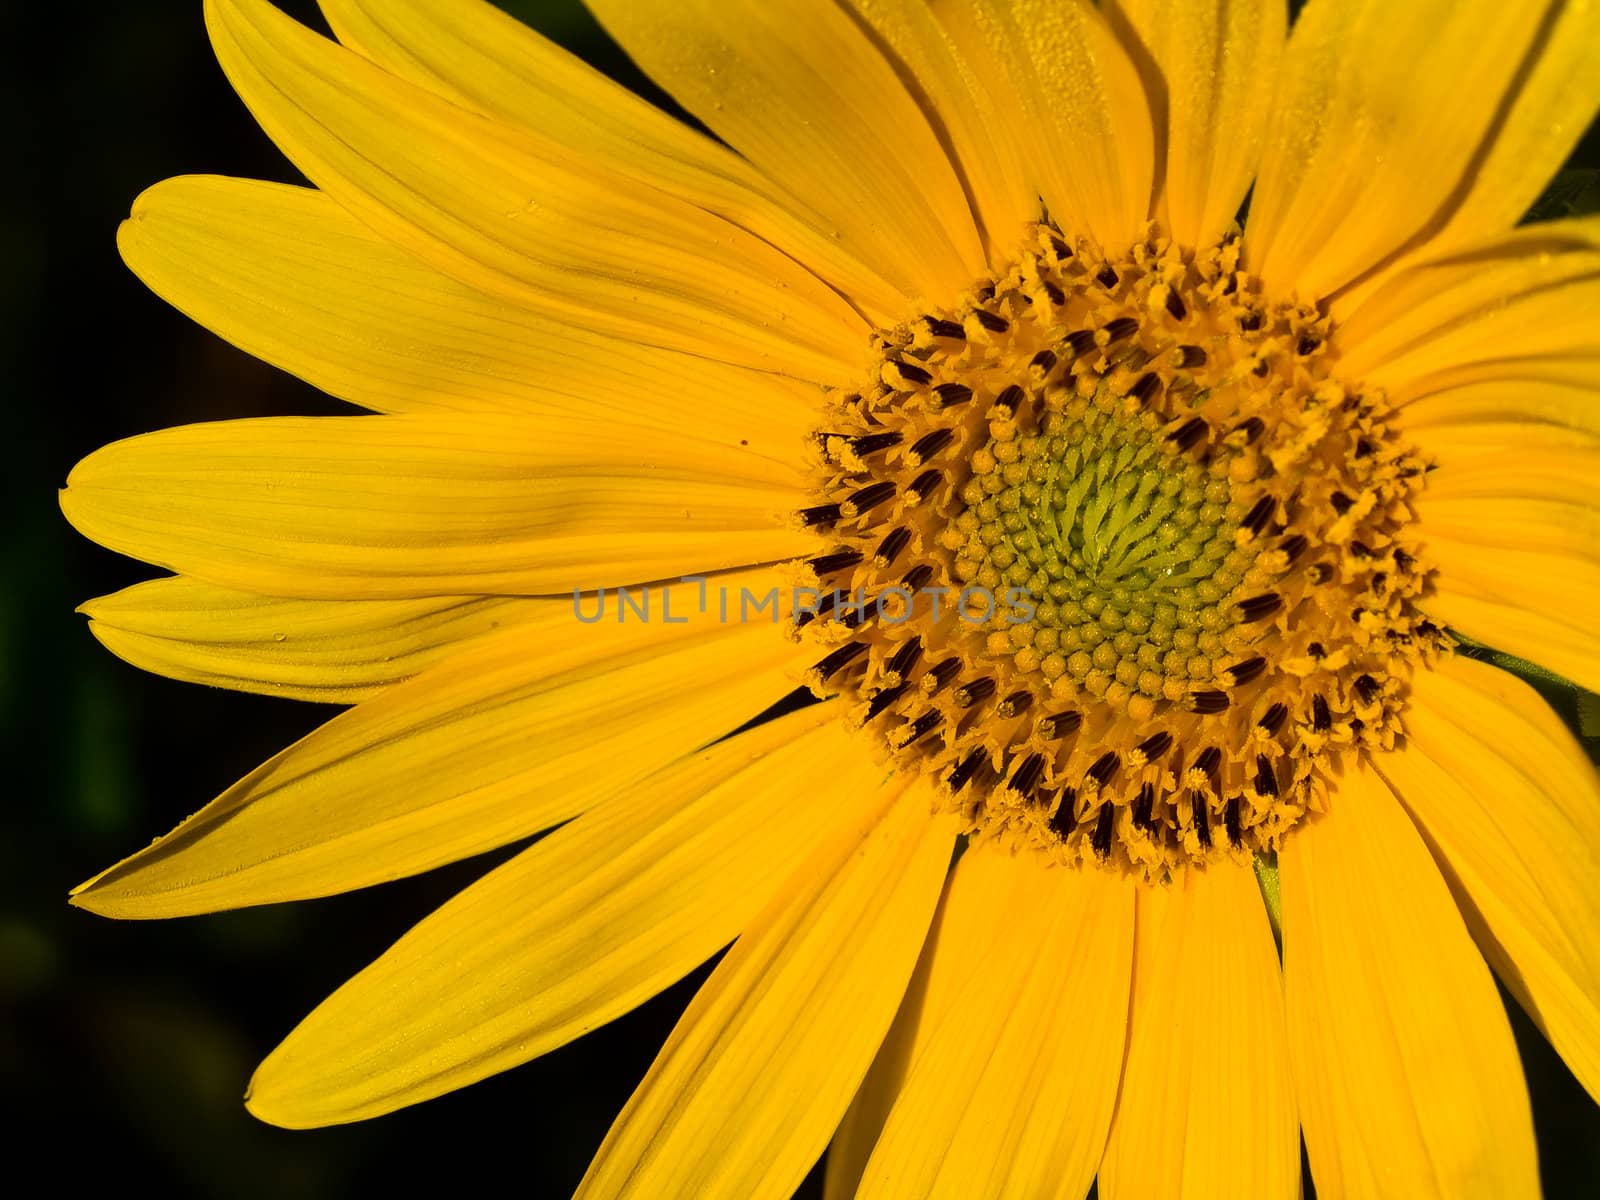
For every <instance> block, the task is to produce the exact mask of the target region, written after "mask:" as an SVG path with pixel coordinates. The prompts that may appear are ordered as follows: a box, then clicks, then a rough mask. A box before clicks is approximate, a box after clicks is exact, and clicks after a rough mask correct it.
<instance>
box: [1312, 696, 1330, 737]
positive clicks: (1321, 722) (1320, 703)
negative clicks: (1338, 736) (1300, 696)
mask: <svg viewBox="0 0 1600 1200" xmlns="http://www.w3.org/2000/svg"><path fill="white" fill-rule="evenodd" d="M1311 728H1312V729H1314V730H1316V731H1317V732H1318V733H1327V732H1328V730H1330V729H1332V728H1333V715H1332V714H1331V713H1329V712H1328V702H1327V701H1326V700H1324V699H1323V698H1322V697H1321V696H1313V697H1311Z"/></svg>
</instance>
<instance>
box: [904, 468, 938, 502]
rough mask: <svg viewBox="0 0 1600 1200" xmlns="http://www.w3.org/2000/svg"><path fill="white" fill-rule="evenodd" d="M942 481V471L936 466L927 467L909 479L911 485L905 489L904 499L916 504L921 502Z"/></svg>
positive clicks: (931, 493)
mask: <svg viewBox="0 0 1600 1200" xmlns="http://www.w3.org/2000/svg"><path fill="white" fill-rule="evenodd" d="M943 482H944V472H943V471H941V470H939V469H938V468H937V467H929V468H928V469H927V470H926V471H924V472H923V473H922V474H921V475H918V476H917V477H916V478H915V479H913V480H912V481H911V486H910V487H908V488H907V489H906V499H907V500H908V501H911V502H914V503H916V504H921V503H923V501H925V500H927V498H928V497H929V496H931V495H933V493H934V492H935V491H936V490H937V489H938V487H939V485H940V484H941V483H943Z"/></svg>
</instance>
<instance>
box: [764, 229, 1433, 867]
mask: <svg viewBox="0 0 1600 1200" xmlns="http://www.w3.org/2000/svg"><path fill="white" fill-rule="evenodd" d="M1235 258H1236V250H1235V247H1234V246H1232V245H1225V246H1222V247H1218V248H1216V249H1215V250H1213V251H1211V252H1210V253H1209V254H1206V255H1203V256H1200V257H1199V258H1198V259H1196V258H1190V257H1185V256H1183V255H1181V254H1179V253H1177V252H1176V251H1174V250H1172V249H1171V248H1170V247H1166V246H1163V245H1158V244H1142V245H1139V246H1135V247H1133V248H1132V249H1131V250H1130V251H1129V253H1128V254H1127V255H1126V256H1124V257H1123V258H1121V259H1119V260H1116V261H1106V260H1104V259H1102V258H1100V257H1098V256H1096V255H1095V254H1094V253H1093V251H1092V250H1091V249H1090V248H1089V247H1087V246H1079V247H1076V248H1073V247H1069V246H1068V245H1067V243H1066V241H1065V239H1064V238H1063V237H1062V236H1061V234H1060V233H1059V231H1056V230H1054V229H1052V228H1049V227H1044V226H1041V227H1040V228H1039V229H1038V231H1037V237H1036V239H1035V241H1034V242H1033V244H1031V245H1029V246H1028V247H1026V248H1025V249H1024V250H1023V252H1022V253H1021V254H1019V256H1018V259H1017V261H1016V262H1015V264H1014V265H1013V266H1011V267H1010V268H1008V269H1007V270H1004V271H1002V272H999V273H998V274H997V275H996V276H995V277H994V278H992V279H990V280H986V281H984V282H982V283H980V285H979V286H977V287H976V288H974V289H973V290H972V291H971V292H970V293H969V294H968V295H966V296H964V297H962V298H961V299H960V301H959V302H958V303H957V304H956V305H955V306H953V307H952V308H951V309H949V310H946V311H943V312H934V313H929V314H925V315H923V316H921V317H919V318H918V319H917V320H916V321H914V322H911V323H910V324H908V325H907V326H905V327H902V328H899V329H896V330H891V331H885V332H884V333H883V334H881V335H880V338H879V340H878V343H877V358H878V361H877V363H876V365H875V368H874V372H873V376H872V378H871V382H870V384H869V386H868V387H866V388H864V389H862V390H861V391H860V392H856V393H851V394H849V395H841V396H838V397H835V403H834V409H833V411H832V413H831V414H830V418H829V422H828V425H827V427H826V429H825V430H824V431H823V432H821V433H819V434H818V435H817V443H818V446H819V448H820V455H819V462H818V464H817V472H818V476H817V479H818V482H817V490H818V501H819V502H818V503H817V504H815V505H813V506H811V507H809V508H807V509H805V510H802V512H801V513H799V514H798V516H797V521H798V522H799V523H800V524H801V525H803V526H805V527H807V528H810V529H813V530H815V531H816V532H817V533H818V534H819V535H821V536H822V537H824V538H825V539H826V546H825V548H824V549H823V551H822V552H821V553H819V554H818V555H817V556H816V557H815V558H813V559H812V560H811V561H810V562H809V563H808V564H807V565H806V567H805V569H804V578H803V580H802V582H804V583H806V584H807V585H809V586H813V587H815V588H816V589H817V591H818V594H819V601H818V603H817V604H816V605H815V606H814V609H813V610H812V611H806V612H802V613H800V614H799V616H798V617H797V619H796V622H795V623H796V627H797V629H798V631H799V633H800V635H801V636H805V637H809V638H813V639H815V640H816V641H817V642H818V643H819V645H820V646H821V647H822V648H824V649H825V650H826V653H824V654H823V655H822V656H821V657H820V658H819V659H818V661H817V664H816V666H815V668H814V669H813V671H812V673H811V677H810V682H811V685H812V686H813V688H814V689H816V690H817V691H818V693H819V694H835V693H843V694H844V695H846V696H847V697H853V699H854V701H855V702H854V703H853V704H852V705H851V706H850V712H851V714H852V718H853V720H854V721H855V722H856V723H858V724H860V725H862V726H864V727H867V728H870V729H872V730H874V731H875V732H876V733H877V735H878V737H879V739H880V741H881V744H882V745H883V746H884V747H885V749H886V752H887V753H889V754H890V755H891V756H892V757H893V758H894V759H895V760H896V761H897V762H899V763H900V764H902V765H904V766H907V767H910V766H913V765H917V766H921V767H923V768H925V769H928V770H931V771H933V772H934V773H935V774H936V776H937V778H938V781H939V787H940V790H941V794H942V795H943V796H944V797H945V802H946V803H947V804H948V806H949V807H951V808H952V809H954V810H956V811H959V812H961V813H963V814H964V815H965V816H966V817H967V818H968V820H969V822H970V825H969V832H970V833H971V834H972V835H973V836H975V837H1000V838H1006V839H1009V840H1011V841H1013V842H1015V843H1020V844H1022V845H1025V846H1028V847H1031V848H1033V849H1036V850H1038V851H1040V852H1042V853H1045V854H1047V855H1049V856H1052V857H1054V858H1056V859H1058V860H1060V861H1081V860H1093V861H1097V862H1101V863H1107V864H1112V865H1117V866H1120V867H1122V868H1123V869H1128V870H1134V871H1137V872H1139V873H1141V874H1144V875H1146V876H1155V875H1160V874H1162V873H1165V872H1167V871H1169V870H1171V869H1172V868H1174V867H1175V866H1177V865H1179V864H1180V863H1182V862H1188V861H1204V860H1206V859H1208V858H1210V857H1213V856H1215V855H1218V854H1228V853H1231V854H1235V855H1238V856H1243V855H1246V854H1248V853H1251V852H1258V851H1265V850H1271V849H1274V848H1275V847H1276V845H1277V842H1278V839H1279V838H1280V837H1281V835H1282V833H1283V832H1284V830H1286V829H1287V828H1289V827H1290V826H1292V825H1293V823H1294V822H1295V821H1296V820H1298V819H1299V817H1300V816H1301V814H1303V813H1304V812H1305V811H1306V809H1307V808H1309V807H1314V806H1316V805H1317V804H1318V803H1319V800H1320V796H1321V793H1322V789H1323V783H1322V780H1323V776H1324V775H1325V774H1326V770H1327V768H1328V766H1329V765H1330V763H1331V762H1332V760H1333V759H1334V758H1336V757H1337V756H1338V755H1339V754H1342V753H1344V752H1346V751H1349V750H1352V749H1354V748H1357V747H1360V746H1362V745H1370V744H1381V743H1383V742H1385V741H1387V740H1388V739H1389V738H1391V737H1392V731H1393V726H1394V714H1395V712H1396V710H1397V707H1398V705H1399V703H1400V696H1401V693H1402V690H1403V684H1404V677H1405V670H1406V669H1407V663H1408V660H1409V659H1410V658H1412V657H1413V656H1415V655H1416V654H1418V653H1421V652H1423V651H1424V650H1426V649H1428V648H1429V647H1431V646H1432V645H1433V643H1434V642H1435V641H1436V640H1437V639H1438V638H1439V634H1438V631H1437V630H1435V629H1434V628H1433V627H1432V626H1431V625H1429V624H1428V623H1427V622H1426V621H1425V620H1423V619H1422V618H1421V616H1420V615H1419V614H1418V613H1417V612H1416V611H1415V608H1414V605H1413V603H1412V602H1413V600H1414V598H1415V597H1416V596H1417V595H1418V594H1419V592H1420V590H1421V588H1422V586H1423V584H1424V581H1425V572H1424V571H1423V570H1422V569H1421V568H1420V566H1419V564H1418V561H1417V558H1416V554H1415V550H1414V548H1410V547H1408V546H1407V545H1405V544H1403V543H1405V541H1406V539H1405V536H1404V531H1405V525H1406V522H1407V520H1408V519H1409V509H1408V506H1407V504H1406V498H1407V496H1408V494H1409V493H1410V492H1411V491H1412V490H1413V489H1414V488H1415V487H1416V486H1417V484H1418V482H1419V481H1420V479H1421V476H1422V468H1421V465H1420V463H1419V462H1418V461H1416V460H1415V458H1414V456H1412V455H1411V453H1410V452H1409V450H1408V449H1407V448H1406V447H1405V446H1404V445H1403V444H1401V443H1400V442H1399V441H1398V439H1397V438H1396V437H1395V435H1394V434H1393V432H1392V430H1391V429H1390V428H1389V425H1388V423H1387V419H1386V412H1385V409H1384V405H1383V401H1382V397H1381V396H1378V395H1375V394H1371V393H1362V392H1360V391H1354V390H1352V389H1351V388H1349V387H1348V385H1344V384H1341V383H1339V382H1336V381H1335V378H1334V376H1333V373H1332V370H1331V366H1332V362H1331V358H1330V353H1329V346H1328V344H1329V337H1330V330H1329V328H1328V323H1327V320H1326V319H1325V318H1323V317H1322V316H1321V315H1320V314H1318V313H1317V312H1316V311H1315V310H1314V309H1310V308H1303V307H1301V308H1296V307H1287V306H1272V305H1269V304H1267V303H1266V302H1264V301H1263V300H1262V299H1261V298H1260V297H1258V296H1257V295H1256V294H1255V293H1254V292H1253V290H1252V288H1251V281H1250V280H1249V278H1248V277H1247V276H1245V275H1244V274H1242V273H1241V272H1238V271H1237V270H1236V269H1235V268H1236V263H1235Z"/></svg>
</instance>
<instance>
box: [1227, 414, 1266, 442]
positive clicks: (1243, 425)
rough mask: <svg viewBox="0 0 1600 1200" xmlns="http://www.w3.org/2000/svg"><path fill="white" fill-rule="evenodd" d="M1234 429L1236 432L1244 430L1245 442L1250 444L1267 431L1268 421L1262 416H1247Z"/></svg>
mask: <svg viewBox="0 0 1600 1200" xmlns="http://www.w3.org/2000/svg"><path fill="white" fill-rule="evenodd" d="M1233 431H1234V432H1235V433H1241V432H1242V433H1243V434H1244V444H1245V445H1246V446H1248V445H1250V443H1252V442H1254V441H1255V440H1256V439H1257V438H1258V437H1260V436H1261V435H1262V434H1263V433H1265V432H1266V431H1267V423H1266V422H1265V421H1263V420H1262V419H1261V418H1260V417H1246V418H1245V419H1244V420H1243V421H1240V422H1239V423H1238V424H1237V425H1235V426H1234V427H1233Z"/></svg>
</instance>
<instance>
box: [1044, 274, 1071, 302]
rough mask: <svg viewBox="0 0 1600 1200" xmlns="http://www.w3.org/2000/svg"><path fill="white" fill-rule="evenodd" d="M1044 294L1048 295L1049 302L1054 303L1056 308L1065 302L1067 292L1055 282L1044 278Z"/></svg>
mask: <svg viewBox="0 0 1600 1200" xmlns="http://www.w3.org/2000/svg"><path fill="white" fill-rule="evenodd" d="M1044 294H1045V295H1046V296H1049V297H1050V303H1051V304H1054V305H1055V306H1056V307H1057V308H1060V307H1061V306H1062V305H1063V304H1065V303H1066V302H1067V294H1066V293H1065V292H1063V291H1062V290H1061V289H1060V288H1058V287H1057V286H1056V285H1055V284H1053V283H1051V282H1050V281H1049V280H1048V279H1046V280H1044Z"/></svg>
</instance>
